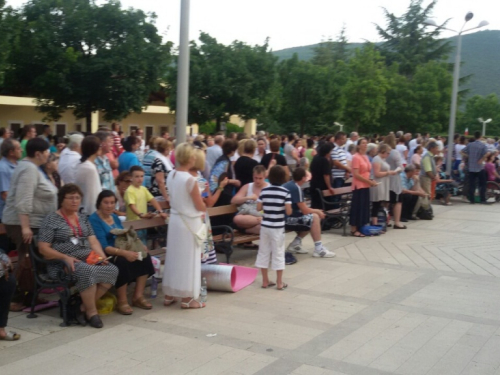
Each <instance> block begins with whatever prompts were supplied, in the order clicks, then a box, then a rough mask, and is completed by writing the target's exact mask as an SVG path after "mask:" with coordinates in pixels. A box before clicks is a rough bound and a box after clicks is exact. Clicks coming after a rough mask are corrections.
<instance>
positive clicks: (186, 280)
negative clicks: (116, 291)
mask: <svg viewBox="0 0 500 375" xmlns="http://www.w3.org/2000/svg"><path fill="white" fill-rule="evenodd" d="M195 183H196V178H195V177H193V176H191V174H190V173H189V172H181V171H173V172H172V173H169V174H168V178H167V188H168V191H169V194H170V206H171V208H170V221H169V224H168V234H167V254H166V257H165V270H164V273H163V283H162V287H163V288H162V290H163V293H164V294H167V295H169V296H174V297H181V298H187V297H193V298H198V297H199V295H200V287H201V262H200V260H201V246H198V245H197V244H196V241H195V239H194V235H193V233H196V232H197V231H198V230H199V229H200V226H201V224H202V221H201V216H202V214H203V212H200V211H198V210H197V209H196V208H195V206H194V203H193V200H192V199H191V195H190V192H191V190H192V189H193V186H194V184H195ZM186 225H189V227H190V228H191V231H192V232H191V231H190V230H189V228H187V226H186Z"/></svg>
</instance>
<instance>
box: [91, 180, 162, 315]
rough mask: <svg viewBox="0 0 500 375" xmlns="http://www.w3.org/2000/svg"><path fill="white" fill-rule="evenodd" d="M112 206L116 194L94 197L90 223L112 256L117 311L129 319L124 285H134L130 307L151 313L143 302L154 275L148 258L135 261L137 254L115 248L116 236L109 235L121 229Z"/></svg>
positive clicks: (148, 306) (105, 191)
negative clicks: (115, 269) (116, 269)
mask: <svg viewBox="0 0 500 375" xmlns="http://www.w3.org/2000/svg"><path fill="white" fill-rule="evenodd" d="M115 206H116V196H115V194H114V193H113V192H112V191H111V190H103V191H102V192H101V193H100V194H99V196H98V197H97V203H96V208H97V211H96V212H94V213H93V214H92V215H90V217H89V221H90V224H91V225H92V228H93V229H94V233H95V235H96V237H97V239H98V240H99V242H100V244H101V246H102V248H103V249H104V251H105V252H106V254H107V255H108V256H113V258H112V260H111V262H112V263H113V264H114V265H115V266H117V267H118V278H117V279H116V284H115V288H116V294H117V295H118V304H117V307H116V310H117V311H118V312H119V313H120V314H122V315H131V314H132V312H133V310H132V308H131V307H130V305H129V304H128V299H127V285H128V284H130V283H133V282H135V291H134V296H133V297H132V305H133V306H136V307H139V308H141V309H144V310H150V309H151V308H152V305H151V304H150V303H148V302H147V301H146V299H145V298H144V288H145V287H146V280H147V279H148V277H149V276H151V275H153V274H154V273H155V271H154V267H153V263H152V262H151V256H150V255H149V254H148V256H147V257H146V258H145V259H143V260H142V261H141V260H138V258H139V253H136V252H134V251H128V250H124V249H118V248H116V247H115V238H116V236H115V235H114V234H112V233H110V231H111V229H115V228H118V229H123V226H122V223H121V221H120V219H119V218H118V216H117V215H116V214H114V213H113V211H114V209H115Z"/></svg>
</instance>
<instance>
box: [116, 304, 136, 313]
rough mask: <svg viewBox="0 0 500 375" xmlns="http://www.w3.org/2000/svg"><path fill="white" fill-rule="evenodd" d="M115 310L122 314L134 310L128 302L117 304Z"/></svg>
mask: <svg viewBox="0 0 500 375" xmlns="http://www.w3.org/2000/svg"><path fill="white" fill-rule="evenodd" d="M116 311H117V312H118V313H119V314H122V315H132V313H133V312H134V310H132V308H131V307H130V305H129V304H128V302H125V303H122V304H119V305H117V306H116Z"/></svg>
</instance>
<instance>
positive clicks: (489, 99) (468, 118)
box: [457, 94, 500, 135]
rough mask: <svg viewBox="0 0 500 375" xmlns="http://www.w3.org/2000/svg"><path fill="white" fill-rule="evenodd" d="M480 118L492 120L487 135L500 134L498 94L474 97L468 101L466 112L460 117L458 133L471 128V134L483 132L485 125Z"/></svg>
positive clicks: (499, 102)
mask: <svg viewBox="0 0 500 375" xmlns="http://www.w3.org/2000/svg"><path fill="white" fill-rule="evenodd" d="M478 118H483V119H484V120H487V119H490V118H491V120H492V121H491V122H490V123H489V124H488V125H487V128H486V134H495V135H497V134H499V133H500V101H499V99H498V96H497V95H496V94H490V95H486V96H481V95H474V96H473V97H471V98H469V100H467V103H466V105H465V111H464V112H463V113H462V114H461V116H460V117H459V122H458V126H457V131H460V132H463V131H464V130H465V128H469V134H472V133H474V132H475V131H482V129H483V125H482V124H481V123H480V122H479V121H478Z"/></svg>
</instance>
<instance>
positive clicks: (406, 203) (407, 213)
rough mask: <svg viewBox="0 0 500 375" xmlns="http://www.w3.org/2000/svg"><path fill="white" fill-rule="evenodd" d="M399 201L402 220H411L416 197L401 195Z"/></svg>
mask: <svg viewBox="0 0 500 375" xmlns="http://www.w3.org/2000/svg"><path fill="white" fill-rule="evenodd" d="M401 199H402V201H403V207H402V209H401V218H402V219H411V217H412V215H413V209H414V208H415V205H416V204H417V201H418V195H413V194H401Z"/></svg>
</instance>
